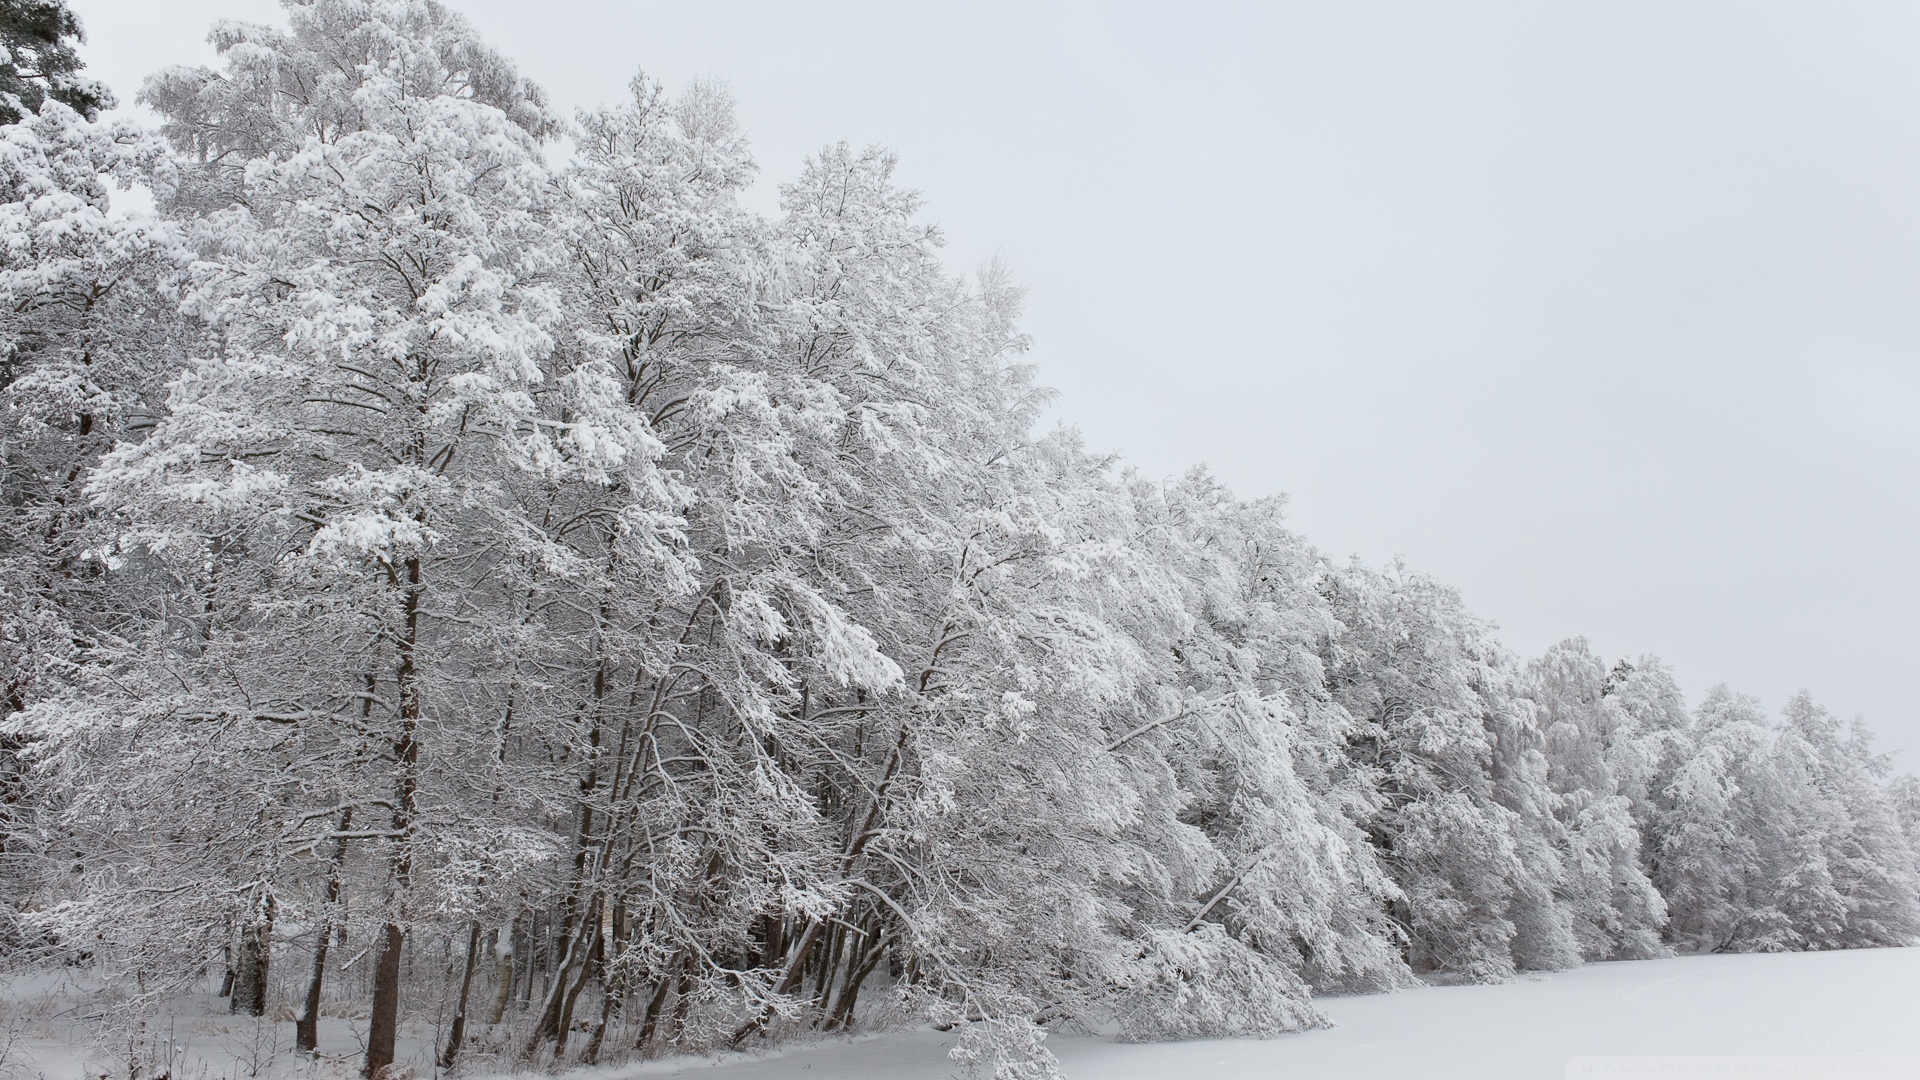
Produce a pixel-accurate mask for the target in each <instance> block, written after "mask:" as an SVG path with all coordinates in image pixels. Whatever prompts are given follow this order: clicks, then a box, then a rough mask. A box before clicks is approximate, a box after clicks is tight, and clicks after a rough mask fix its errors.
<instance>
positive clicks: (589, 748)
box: [0, 0, 1920, 1078]
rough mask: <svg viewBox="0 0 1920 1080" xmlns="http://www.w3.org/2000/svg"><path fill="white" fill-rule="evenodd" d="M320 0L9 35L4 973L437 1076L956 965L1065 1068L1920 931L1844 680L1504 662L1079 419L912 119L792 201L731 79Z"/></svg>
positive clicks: (2, 266) (0, 252)
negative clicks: (120, 93) (1070, 1058)
mask: <svg viewBox="0 0 1920 1080" xmlns="http://www.w3.org/2000/svg"><path fill="white" fill-rule="evenodd" d="M283 2H284V6H285V8H286V14H287V26H286V27H284V28H275V27H265V26H255V25H248V24H239V23H221V24H218V25H217V26H216V27H215V28H214V31H213V36H212V40H213V42H214V44H215V45H216V46H217V48H218V50H219V52H220V55H221V58H222V63H221V66H220V67H219V68H218V69H208V68H189V67H174V68H169V69H167V70H164V71H162V72H160V73H158V74H156V75H154V76H153V77H152V78H151V79H149V80H148V82H147V83H146V84H145V86H144V87H143V89H142V90H141V92H140V95H139V100H140V101H141V102H143V103H144V104H145V105H147V106H148V107H149V108H150V109H151V110H152V111H153V113H155V114H157V116H158V117H159V120H160V124H159V127H158V129H157V130H153V129H150V128H148V127H145V126H142V125H141V124H138V123H135V122H132V121H127V120H112V119H107V120H103V119H99V118H98V113H99V110H100V109H101V108H103V107H104V106H106V105H110V104H111V101H112V99H111V97H110V95H107V94H106V92H105V90H104V89H103V88H100V87H98V86H97V85H94V84H90V83H85V82H84V81H83V80H80V79H79V77H78V76H77V75H76V74H74V72H75V71H76V70H77V61H74V60H73V59H72V56H73V54H72V51H71V48H70V45H66V44H62V43H63V42H65V41H66V40H67V39H70V38H71V37H73V36H75V35H77V33H78V24H77V22H74V21H73V20H72V18H71V15H68V14H65V9H64V8H62V7H60V5H59V4H57V3H48V2H47V0H16V2H13V3H9V4H8V5H6V8H7V11H8V12H9V13H11V12H14V11H15V10H16V9H17V10H22V11H24V10H27V9H29V8H31V9H33V10H34V11H37V12H41V14H43V15H44V14H45V11H52V12H53V13H54V14H53V15H49V16H47V19H51V20H52V21H51V22H49V21H47V19H43V20H42V23H44V24H45V26H46V27H50V28H51V29H48V30H47V31H46V33H45V34H42V38H41V40H43V44H44V43H45V42H53V43H54V44H55V45H58V46H59V47H60V48H65V49H66V52H65V53H64V54H63V55H65V56H66V58H67V60H66V61H63V63H65V64H66V66H65V67H64V68H61V69H60V70H58V71H52V73H51V74H48V73H47V72H38V73H36V72H35V71H31V70H27V69H25V68H22V67H21V66H20V65H18V64H15V65H14V66H13V67H11V68H9V70H8V73H7V75H6V77H5V78H0V96H3V97H4V98H5V101H6V102H7V104H8V107H9V108H10V109H11V112H9V113H7V115H6V116H5V117H0V119H6V120H9V121H10V122H9V123H7V124H5V126H3V127H0V297H4V300H5V301H6V302H5V305H4V308H3V309H0V345H4V353H3V354H0V395H4V397H3V398H0V403H3V405H4V411H3V412H0V425H3V426H0V440H3V442H0V453H3V459H0V460H3V464H4V478H3V481H0V482H3V483H4V489H3V490H4V518H3V519H0V680H4V685H0V890H4V892H5V897H4V899H5V904H4V905H0V949H4V951H5V954H6V956H7V958H8V961H9V962H10V963H14V964H25V965H45V964H55V963H65V964H71V965H77V966H81V967H84V968H86V969H87V970H88V971H90V972H93V973H94V974H95V975H96V976H97V977H98V979H99V980H100V981H99V985H100V986H101V987H102V988H103V989H102V990H101V994H102V1000H103V1001H104V1002H106V1003H107V1005H106V1006H103V1007H110V1008H111V1009H112V1010H114V1013H115V1015H119V1016H122V1017H126V1018H137V1017H138V1016H140V1015H143V1014H144V1012H145V1011H147V1010H150V1009H153V1008H155V1007H158V1006H160V1005H163V1004H164V1003H165V1002H166V1001H167V1000H168V999H169V998H170V997H171V996H173V995H177V994H179V993H181V992H182V991H183V990H185V989H188V988H192V987H199V986H205V985H211V984H213V983H215V982H217V983H218V984H219V988H220V993H221V994H223V995H224V996H226V997H227V998H228V1000H229V1003H230V1007H231V1008H232V1009H233V1010H234V1011H235V1012H238V1013H244V1014H253V1015H261V1014H264V1013H267V1012H268V1011H269V1010H270V1009H273V1008H275V1007H279V1006H284V1007H286V1008H287V1009H288V1010H290V1011H291V1012H292V1014H293V1015H295V1016H296V1017H297V1022H296V1031H297V1039H298V1042H299V1045H300V1046H301V1048H302V1049H306V1050H313V1049H314V1048H315V1046H316V1040H317V1037H318V1035H317V1031H318V1028H317V1025H318V1022H319V1020H320V1019H321V1018H322V1016H323V1015H329V1012H328V1010H332V1012H331V1014H330V1015H335V1016H344V1017H347V1018H349V1019H351V1020H352V1022H353V1023H355V1024H356V1025H359V1026H360V1027H359V1030H361V1031H363V1032H364V1038H365V1047H366V1049H365V1056H364V1069H365V1072H366V1075H368V1076H369V1077H379V1076H380V1075H381V1074H382V1073H383V1072H384V1071H385V1070H387V1068H388V1067H389V1066H390V1065H392V1064H393V1063H394V1057H395V1045H396V1038H397V1035H398V1033H399V1032H400V1030H401V1028H402V1026H403V1025H405V1024H407V1023H415V1024H421V1023H425V1022H427V1020H428V1018H429V1017H430V1018H431V1019H432V1021H433V1027H434V1030H435V1032H436V1033H437V1038H438V1045H437V1047H436V1051H437V1053H438V1055H439V1058H440V1064H441V1065H443V1066H445V1067H449V1068H452V1067H455V1066H457V1065H458V1064H459V1063H460V1062H461V1061H462V1060H467V1061H469V1062H470V1061H472V1060H476V1059H477V1058H478V1057H479V1056H480V1055H486V1056H487V1058H488V1059H489V1060H492V1061H494V1062H496V1063H500V1064H511V1063H513V1062H529V1063H537V1064H540V1065H543V1066H557V1065H562V1064H567V1063H574V1062H605V1061H615V1060H624V1059H628V1058H632V1057H638V1056H647V1055H654V1054H661V1053H670V1052H681V1051H704V1050H709V1049H713V1048H716V1047H727V1046H744V1045H753V1044H758V1043H761V1042H764V1041H767V1040H775V1039H780V1038H783V1037H788V1036H791V1035H792V1034H794V1033H797V1032H806V1031H827V1032H832V1031H844V1030H847V1029H849V1028H852V1027H854V1026H856V1025H859V1024H875V1023H883V1022H889V1021H897V1020H903V1019H906V1018H921V1019H924V1020H927V1021H931V1022H934V1023H937V1024H941V1025H950V1026H953V1027H955V1028H957V1029H958V1030H959V1032H960V1036H961V1037H960V1040H959V1043H958V1047H957V1049H956V1050H955V1052H954V1053H955V1057H956V1060H957V1061H959V1062H960V1063H961V1064H963V1065H965V1066H967V1067H969V1068H971V1069H974V1070H977V1071H979V1072H981V1073H983V1074H987V1075H994V1076H997V1077H1010V1078H1011V1077H1026V1076H1044V1075H1050V1074H1051V1071H1052V1065H1051V1058H1050V1057H1049V1056H1048V1054H1047V1052H1046V1050H1045V1048H1044V1046H1043V1045H1042V1040H1043V1038H1044V1033H1045V1031H1046V1030H1047V1029H1049V1028H1052V1027H1058V1026H1061V1025H1077V1026H1081V1027H1088V1028H1101V1027H1102V1026H1103V1025H1104V1026H1106V1027H1109V1028H1110V1027H1113V1026H1114V1025H1117V1028H1118V1030H1119V1031H1121V1032H1122V1033H1123V1034H1124V1036H1125V1037H1128V1038H1137V1039H1170V1038H1185V1037H1198V1036H1219V1035H1269V1034H1275V1033H1279V1032H1286V1031H1296V1030H1301V1029H1304V1028H1310V1027H1313V1026H1316V1025H1319V1024H1321V1023H1323V1021H1322V1020H1321V1018H1320V1016H1319V1014H1318V1013H1317V1012H1316V1011H1315V1008H1314V1006H1313V1001H1312V998H1313V995H1314V993H1315V992H1325V991H1331V990H1341V991H1353V990H1367V989H1386V988H1391V987H1395V986H1401V985H1406V984H1408V983H1410V982H1413V981H1415V980H1425V981H1436V980H1437V981H1489V980H1500V979H1505V978H1509V977H1512V976H1513V975H1514V974H1515V973H1516V972H1520V971H1529V970H1551V969H1557V968H1565V967H1568V966H1572V965H1576V964H1579V963H1581V962H1583V961H1590V960H1603V959H1630V958H1641V957H1654V956H1662V955H1669V954H1671V953H1673V952H1676V951H1678V952H1697V951H1747V950H1790V949H1832V948H1851V947H1868V946H1890V945H1906V944H1910V943H1912V942H1913V941H1914V940H1915V938H1916V935H1920V857H1917V856H1916V850H1920V786H1917V785H1916V783H1915V781H1914V779H1913V778H1912V777H1901V778H1898V779H1897V780H1896V779H1892V778H1890V776H1889V769H1888V766H1887V763H1886V761H1885V759H1884V758H1882V757H1880V756H1877V755H1876V754H1875V753H1874V752H1873V751H1872V749H1871V747H1870V745H1869V741H1868V736H1867V733H1866V732H1865V730H1864V729H1863V728H1861V727H1860V726H1859V725H1858V724H1857V723H1856V724H1854V725H1851V726H1849V725H1843V724H1841V723H1840V722H1838V721H1837V720H1835V719H1834V718H1833V717H1832V716H1830V715H1829V714H1828V713H1827V712H1826V711H1825V710H1823V709H1822V708H1820V707H1819V706H1818V705H1817V704H1815V703H1814V702H1813V701H1812V700H1811V699H1810V698H1808V697H1807V696H1805V695H1801V696H1799V697H1796V698H1795V699H1793V700H1792V701H1791V702H1789V703H1788V705H1787V707H1786V709H1785V711H1784V714H1783V715H1782V716H1780V717H1779V718H1777V719H1774V718H1769V717H1768V716H1766V715H1765V714H1764V712H1763V711H1762V710H1761V709H1760V707H1759V706H1758V704H1757V703H1756V702H1755V701H1754V700H1753V699H1751V698H1748V697H1743V696H1741V695H1738V694H1735V693H1732V692H1730V691H1727V690H1725V689H1724V688H1721V689H1715V690H1714V691H1712V692H1711V693H1709V694H1708V695H1707V697H1706V698H1705V699H1704V701H1702V702H1701V703H1699V704H1698V705H1697V706H1694V707H1691V708H1690V707H1689V706H1688V704H1687V702H1686V701H1685V699H1684V698H1683V696H1682V694H1681V692H1680V690H1679V689H1678V688H1677V687H1676V685H1675V683H1674V680H1673V679H1672V677H1671V675H1670V674H1669V673H1668V670H1667V669H1666V668H1665V667H1664V666H1662V665H1661V663H1660V662H1659V661H1658V660H1656V659H1653V658H1642V659H1638V660H1634V661H1632V662H1631V663H1629V662H1625V661H1622V662H1617V663H1613V664H1608V663H1606V662H1604V661H1602V660H1601V659H1599V658H1598V657H1596V656H1595V655H1594V654H1593V653H1592V651H1591V650H1590V649H1589V648H1588V647H1587V645H1586V643H1585V642H1584V641H1581V640H1579V639H1575V640H1571V641H1568V642H1566V643H1563V644H1561V645H1559V646H1556V647H1554V648H1553V649H1551V650H1549V651H1548V652H1547V653H1546V654H1545V655H1544V656H1542V657H1539V658H1537V659H1531V660H1522V659H1519V658H1516V657H1515V656H1513V655H1512V654H1510V653H1509V652H1507V651H1506V650H1505V649H1503V648H1502V646H1501V645H1500V644H1499V643H1498V641H1497V640H1496V639H1495V637H1494V636H1493V633H1492V629H1491V627H1490V626H1489V625H1488V624H1487V623H1485V622H1483V621H1481V620H1479V619H1476V618H1475V617H1473V616H1472V615H1471V614H1470V613H1468V612H1467V611H1466V610H1464V608H1463V607H1462V604H1461V602H1460V598H1459V596H1458V595H1457V594H1456V593H1455V592H1454V591H1453V590H1451V589H1449V588H1448V587H1446V586H1445V585H1443V584H1441V583H1438V582H1436V581H1434V580H1432V579H1430V578H1428V577H1426V576H1424V575H1421V574H1418V573H1415V572H1412V571H1410V570H1408V569H1406V568H1405V567H1404V566H1402V565H1399V564H1394V565H1391V566H1388V567H1385V568H1381V569H1375V568H1369V567H1367V566H1364V565H1361V564H1359V563H1357V562H1341V561H1337V560H1333V559H1330V558H1328V557H1326V556H1325V555H1323V554H1321V553H1320V552H1318V551H1316V550H1315V549H1314V548H1312V547H1311V546H1310V545H1309V544H1308V543H1307V542H1306V541H1304V540H1303V539H1302V538H1300V537H1299V536H1297V535H1296V534H1295V533H1293V532H1292V531H1290V530H1289V529H1288V527H1287V525H1286V523H1285V521H1284V518H1283V515H1282V505H1281V502H1280V501H1279V500H1277V499H1253V500H1247V499H1239V498H1236V497H1234V496H1233V495H1232V494H1230V493H1229V492H1227V491H1226V490H1224V489H1223V488H1222V486H1221V485H1220V484H1219V483H1218V482H1216V481H1215V480H1214V479H1213V478H1211V477H1210V476H1208V475H1207V474H1206V473H1205V472H1203V471H1198V470H1196V471H1194V472H1191V473H1189V474H1187V475H1185V476H1183V477H1180V478H1178V479H1175V480H1169V481H1155V480H1152V479H1150V478H1146V477H1143V476H1140V475H1138V474H1137V473H1135V472H1132V471H1129V470H1127V469H1126V468H1124V467H1123V466H1122V464H1121V463H1119V462H1116V461H1115V460H1114V459H1112V458H1111V457H1108V456H1104V455H1101V454H1098V453H1095V452H1092V451H1089V450H1088V449H1087V448H1086V447H1084V446H1083V445H1081V444H1080V442H1079V440H1078V439H1077V437H1076V436H1075V435H1074V434H1073V433H1072V432H1070V431H1053V432H1041V431H1040V430H1038V423H1037V420H1038V415H1039V410H1040V408H1041V407H1042V405H1043V404H1044V403H1045V400H1046V395H1045V392H1044V390H1043V389H1042V388H1041V387H1039V386H1038V385H1037V383H1036V382H1035V380H1034V373H1033V372H1032V371H1031V370H1030V368H1029V367H1028V366H1026V365H1024V364H1023V363H1022V362H1021V359H1020V357H1021V355H1022V351H1023V349H1024V346H1025V340H1024V338H1023V337H1022V336H1021V334H1020V332H1019V330H1018V328H1017V325H1016V317H1017V314H1018V309H1019V304H1020V296H1019V290H1018V289H1017V288H1015V287H1014V286H1013V285H1012V284H1011V283H1010V282H1009V280H1008V276H1007V274H1006V273H1005V271H1004V270H1003V269H1001V268H999V267H996V266H989V267H987V268H985V269H983V270H982V271H980V272H979V273H977V274H974V275H971V276H967V277H959V276H955V275H954V274H952V273H951V272H949V271H948V270H947V269H946V268H945V266H944V265H943V264H942V262H941V260H940V234H939V232H938V230H937V229H935V228H933V227H932V226H929V225H927V224H925V223H924V222H923V221H922V220H921V219H920V218H919V217H918V210H919V207H918V204H917V201H916V199H915V198H914V196H913V195H912V194H911V193H909V192H907V191H904V190H902V189H901V188H899V187H898V186H897V185H896V184H895V183H894V181H893V178H892V171H893V159H892V158H891V157H890V156H888V155H887V154H885V153H884V152H881V151H878V150H867V151H856V150H853V149H850V148H848V147H846V146H844V145H840V146H832V147H828V148H826V149H824V150H822V151H821V152H820V153H819V154H818V155H816V156H815V157H813V158H812V159H810V160H809V161H808V162H807V163H806V164H805V167H804V169H803V170H802V171H801V173H800V175H799V177H798V178H797V179H796V180H794V181H792V182H791V183H789V184H787V185H785V186H784V187H782V188H781V197H780V210H779V212H778V213H777V214H774V215H771V216H763V215H759V214H755V213H752V212H749V211H748V210H746V209H744V208H743V206H742V205H741V200H740V195H741V193H742V192H743V190H744V189H745V188H746V187H747V186H748V185H749V184H750V183H751V182H752V181H753V179H754V177H755V175H756V167H755V165H754V163H753V161H752V159H751V157H750V156H749V153H748V149H747V144H746V141H745V138H744V136H743V134H742V133H741V132H740V130H739V129H738V126H737V124H736V121H735V118H734V113H733V107H732V102H731V101H730V99H729V98H728V96H727V94H726V92H725V90H724V87H722V86H719V85H717V84H712V83H708V82H694V83H692V84H690V85H689V86H687V87H686V88H685V89H683V90H682V91H681V92H679V93H678V94H669V93H668V92H667V91H666V90H664V89H663V88H662V87H661V86H660V85H659V84H657V83H656V82H654V81H651V80H649V79H647V78H645V77H639V78H636V79H635V80H634V81H633V83H632V85H631V94H630V97H629V98H628V99H627V100H624V101H622V102H621V103H619V104H618V105H615V106H611V107H607V108H602V109H599V110H595V111H591V112H586V113H583V114H581V115H579V116H577V117H574V118H571V119H568V118H565V117H562V116H560V115H558V114H557V113H556V112H555V110H554V109H553V108H552V107H551V106H550V105H549V103H548V102H547V100H546V99H545V97H544V96H543V94H542V93H541V91H540V90H539V88H538V87H536V86H534V85H533V84H531V83H530V82H528V81H527V80H526V79H525V78H523V77H522V76H520V75H519V74H518V72H517V71H516V69H515V68H514V67H513V65H512V64H511V63H510V62H509V61H508V60H507V59H506V58H504V57H503V56H501V55H500V54H499V53H497V52H495V51H494V50H492V49H491V48H489V47H488V46H487V45H486V44H485V43H483V42H482V41H480V40H479V39H478V38H477V36H476V35H475V34H474V32H473V30H472V29H471V28H470V26H469V25H468V24H467V23H466V22H465V21H463V20H462V19H461V18H460V17H459V16H457V15H456V14H454V13H452V12H451V11H449V10H448V9H446V8H445V7H443V6H442V5H440V4H439V3H437V2H434V0H283ZM42 9H45V11H42ZM11 17H12V16H11V15H9V16H8V18H9V19H11ZM61 18H64V19H65V21H64V22H61V21H60V19H61ZM19 22H20V20H14V21H13V22H8V21H7V20H4V19H0V23H4V24H5V25H6V26H11V25H14V24H15V23H19ZM21 25H25V23H21ZM33 25H36V26H38V25H41V24H40V23H35V24H33ZM4 28H5V27H4V26H0V29H4ZM42 51H43V52H47V49H42ZM55 53H58V49H53V50H52V52H48V55H54V54H55ZM10 55H14V56H16V57H17V56H23V55H28V54H27V53H26V52H23V51H22V50H21V49H19V48H13V47H11V46H10ZM43 66H44V65H43ZM56 66H57V65H56ZM51 70H52V69H51V68H50V69H49V71H51ZM76 88H77V89H76ZM563 139H564V140H568V141H570V145H571V152H570V153H569V154H566V155H561V154H558V153H555V149H556V143H557V142H558V141H559V140H563ZM134 189H144V190H146V191H149V192H151V193H152V195H153V199H154V209H153V212H151V213H138V214H135V213H122V212H118V211H116V210H115V209H114V207H113V205H112V197H113V196H114V195H115V194H116V193H123V192H126V191H129V190H134ZM463 1054H464V1055H466V1056H465V1058H463Z"/></svg>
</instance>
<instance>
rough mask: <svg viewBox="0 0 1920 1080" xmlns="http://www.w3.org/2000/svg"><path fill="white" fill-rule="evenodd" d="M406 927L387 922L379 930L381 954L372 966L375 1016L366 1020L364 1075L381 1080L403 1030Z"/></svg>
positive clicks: (369, 1079)
mask: <svg viewBox="0 0 1920 1080" xmlns="http://www.w3.org/2000/svg"><path fill="white" fill-rule="evenodd" d="M406 943H407V936H406V931H404V930H402V929H400V927H399V926H398V925H396V924H394V923H388V924H387V925H386V928H385V929H383V930H382V931H381V932H380V957H379V959H378V960H377V961H376V962H375V963H374V967H373V1018H372V1019H371V1020H369V1021H368V1023H367V1059H366V1063H365V1064H364V1065H363V1066H362V1071H361V1075H363V1076H365V1077H366V1078H367V1080H381V1076H382V1075H383V1074H384V1073H385V1072H386V1071H387V1067H388V1066H390V1065H392V1064H393V1044H394V1040H395V1039H396V1038H397V1037H398V1035H399V1033H400V953H401V951H402V950H403V949H404V948H405V946H406Z"/></svg>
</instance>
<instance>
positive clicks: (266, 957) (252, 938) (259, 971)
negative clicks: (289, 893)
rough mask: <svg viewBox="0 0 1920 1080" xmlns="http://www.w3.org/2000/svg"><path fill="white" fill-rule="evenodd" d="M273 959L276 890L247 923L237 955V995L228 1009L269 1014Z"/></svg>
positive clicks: (251, 1014)
mask: <svg viewBox="0 0 1920 1080" xmlns="http://www.w3.org/2000/svg"><path fill="white" fill-rule="evenodd" d="M272 959H273V894H272V893H268V894H267V896H266V899H265V900H263V901H262V902H261V904H260V907H259V909H258V910H257V911H256V912H255V913H254V915H253V918H252V919H250V920H249V921H248V923H247V925H246V926H244V927H241V929H240V945H239V947H238V948H237V949H235V950H234V957H233V996H232V997H230V998H228V999H227V1011H228V1012H231V1013H234V1014H236V1015H243V1016H265V1015H266V1012H267V969H268V965H269V964H270V963H271V961H272Z"/></svg>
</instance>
